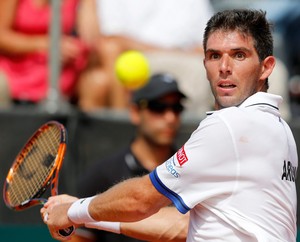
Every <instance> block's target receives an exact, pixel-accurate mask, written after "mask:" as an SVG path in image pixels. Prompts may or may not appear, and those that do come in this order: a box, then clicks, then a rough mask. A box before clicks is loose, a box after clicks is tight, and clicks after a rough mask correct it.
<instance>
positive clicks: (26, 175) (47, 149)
mask: <svg viewBox="0 0 300 242" xmlns="http://www.w3.org/2000/svg"><path fill="white" fill-rule="evenodd" d="M66 142H67V131H66V129H65V127H64V126H63V125H62V124H61V123H59V122H57V121H49V122H47V123H45V124H44V125H42V126H41V127H40V128H39V129H38V130H37V131H36V132H35V133H34V134H33V135H32V136H31V137H30V139H29V140H28V141H27V142H26V143H25V145H24V146H23V148H22V149H21V151H20V152H19V154H18V155H17V156H16V158H15V160H14V162H13V164H12V166H11V168H10V169H9V171H8V174H7V176H6V179H5V182H4V186H3V200H4V202H5V204H6V206H7V207H9V208H10V209H13V210H23V209H26V208H28V207H32V206H34V205H38V204H43V203H45V201H46V199H43V198H41V196H42V194H43V193H44V192H45V191H46V189H47V188H48V187H49V185H50V184H51V194H52V195H56V194H57V184H58V173H59V170H60V168H61V166H62V162H63V158H64V155H65V151H66Z"/></svg>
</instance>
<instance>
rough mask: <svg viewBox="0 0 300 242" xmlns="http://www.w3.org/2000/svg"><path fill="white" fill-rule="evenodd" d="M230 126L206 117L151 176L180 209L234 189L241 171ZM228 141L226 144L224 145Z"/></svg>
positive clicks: (154, 182) (182, 211)
mask: <svg viewBox="0 0 300 242" xmlns="http://www.w3.org/2000/svg"><path fill="white" fill-rule="evenodd" d="M232 137H233V136H232V131H231V129H230V127H229V126H228V125H227V124H226V122H224V121H223V120H222V118H220V117H219V115H212V116H211V117H208V118H206V119H205V120H203V121H202V122H201V123H200V125H199V127H198V128H197V129H196V131H194V133H193V134H192V135H191V137H190V139H189V140H188V141H187V142H186V143H185V144H184V145H183V146H182V147H181V148H180V149H179V150H178V151H177V152H176V153H175V154H174V155H173V156H172V157H171V158H170V159H169V160H167V161H165V162H164V163H163V164H162V165H160V166H158V167H157V168H156V169H155V170H154V171H153V172H152V173H151V174H150V179H151V181H152V183H153V185H154V186H155V187H156V189H157V190H158V191H159V192H160V193H162V194H163V195H165V196H166V197H168V198H169V199H170V200H171V201H172V202H173V203H174V205H175V206H176V207H177V209H178V210H179V211H180V212H181V213H186V212H187V211H189V210H190V209H191V208H193V207H194V206H196V205H197V204H198V203H200V202H216V201H213V200H214V198H216V197H217V195H219V196H218V197H219V198H220V195H221V194H228V193H230V192H232V190H233V186H234V181H235V180H236V179H237V175H238V168H239V164H238V157H237V156H238V155H237V152H236V148H235V145H234V143H235V142H234V140H233V138H232ZM225 144H226V145H225Z"/></svg>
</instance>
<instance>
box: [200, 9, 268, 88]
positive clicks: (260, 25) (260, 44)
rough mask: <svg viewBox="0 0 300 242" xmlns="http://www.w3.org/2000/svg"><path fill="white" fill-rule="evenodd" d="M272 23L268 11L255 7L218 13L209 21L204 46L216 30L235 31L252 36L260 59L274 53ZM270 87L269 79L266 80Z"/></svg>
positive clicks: (205, 46)
mask: <svg viewBox="0 0 300 242" xmlns="http://www.w3.org/2000/svg"><path fill="white" fill-rule="evenodd" d="M272 28H273V26H272V24H271V23H270V22H268V20H267V18H266V12H265V11H262V10H253V9H232V10H224V11H221V12H218V13H216V14H215V15H213V16H212V17H211V19H210V20H209V21H208V22H207V25H206V28H205V31H204V36H203V48H204V51H206V49H207V40H208V38H209V36H210V35H211V34H212V33H214V32H215V31H218V30H222V31H234V30H237V31H239V32H241V33H242V34H245V35H248V36H251V37H252V38H253V41H254V48H255V50H256V52H257V54H258V57H259V60H260V61H263V60H264V59H265V58H266V57H268V56H272V55H273V48H274V46H273V36H272V33H271V32H272ZM265 84H266V88H267V89H268V86H269V84H268V79H267V80H266V83H265Z"/></svg>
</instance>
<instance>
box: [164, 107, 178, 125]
mask: <svg viewBox="0 0 300 242" xmlns="http://www.w3.org/2000/svg"><path fill="white" fill-rule="evenodd" d="M179 116H180V114H179V113H176V112H174V111H173V110H171V109H167V110H166V111H165V113H164V117H165V119H166V120H167V122H168V123H174V122H177V121H178V119H179Z"/></svg>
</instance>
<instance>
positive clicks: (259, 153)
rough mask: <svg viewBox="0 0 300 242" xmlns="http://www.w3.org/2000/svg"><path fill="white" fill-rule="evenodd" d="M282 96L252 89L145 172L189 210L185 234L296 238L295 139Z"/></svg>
mask: <svg viewBox="0 0 300 242" xmlns="http://www.w3.org/2000/svg"><path fill="white" fill-rule="evenodd" d="M281 101H282V98H281V97H280V96H277V95H273V94H268V93H263V92H259V93H256V94H254V95H253V96H251V97H249V98H248V99H247V100H245V101H244V102H243V103H242V104H241V105H240V106H239V107H231V108H225V109H222V110H219V111H215V112H212V113H210V115H208V117H207V118H206V119H204V120H203V121H202V122H201V123H200V125H199V127H198V128H197V129H196V130H195V131H194V132H193V134H192V135H191V137H190V139H189V140H188V141H187V142H186V143H185V144H184V146H183V147H182V148H181V149H179V150H178V152H177V153H176V154H174V156H173V157H171V158H170V159H169V160H167V161H166V162H165V163H163V164H162V165H160V166H159V167H157V169H156V170H154V171H153V172H152V173H151V174H150V178H151V181H152V183H153V185H154V186H155V187H156V189H157V190H158V191H160V192H161V193H163V194H164V195H165V196H167V197H168V198H169V199H171V200H172V202H173V203H174V205H175V206H176V207H177V209H178V210H179V211H180V212H182V213H185V212H187V211H189V210H191V211H190V216H191V217H190V224H189V233H188V239H187V241H193V242H194V241H230V242H234V241H243V242H245V241H247V242H252V241H259V242H267V241H268V242H276V241H280V242H283V241H286V242H293V241H296V204H297V196H296V186H295V178H296V177H295V176H296V170H297V166H298V156H297V150H296V143H295V140H294V137H293V135H292V133H291V130H290V128H289V127H288V125H287V124H286V122H285V121H283V120H282V119H281V118H280V113H279V110H278V107H279V104H280V103H281Z"/></svg>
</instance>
